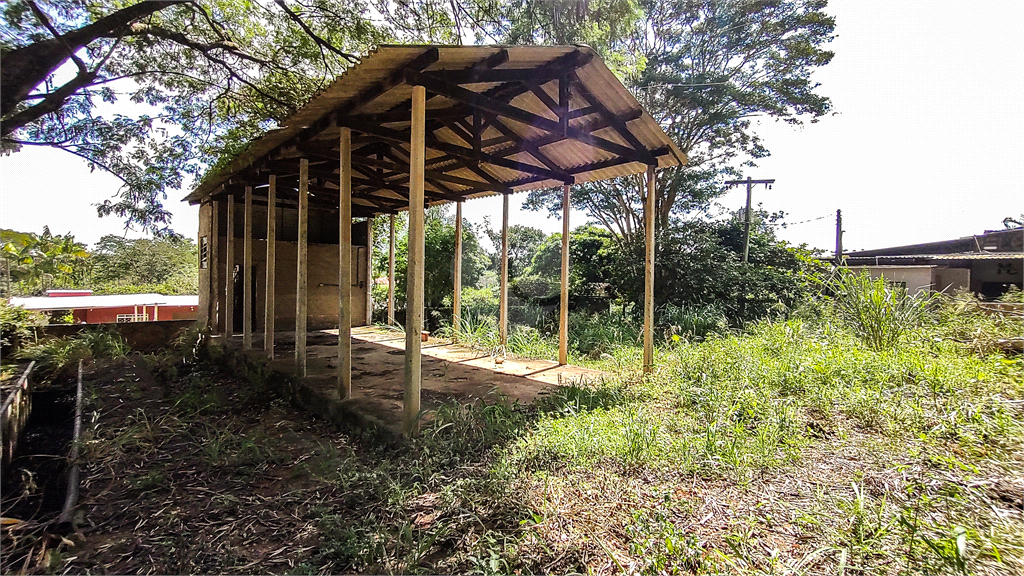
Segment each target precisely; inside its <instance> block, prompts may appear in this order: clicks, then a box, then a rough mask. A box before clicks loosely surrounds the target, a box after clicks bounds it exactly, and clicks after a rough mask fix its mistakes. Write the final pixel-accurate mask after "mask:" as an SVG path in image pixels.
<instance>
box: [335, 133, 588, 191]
mask: <svg viewBox="0 0 1024 576" xmlns="http://www.w3.org/2000/svg"><path fill="white" fill-rule="evenodd" d="M338 123H339V124H341V125H345V126H348V127H349V128H351V129H353V130H356V131H358V132H362V133H363V134H369V135H371V136H376V137H378V138H382V139H384V140H389V141H392V142H404V141H406V138H407V135H406V134H405V132H403V131H401V130H395V129H392V128H386V127H384V126H375V125H373V124H368V123H364V122H360V121H358V120H355V119H352V118H339V119H338ZM425 144H426V145H428V146H430V148H432V149H434V150H438V151H440V152H445V153H447V154H451V155H452V156H458V157H461V158H465V159H467V160H469V161H472V162H474V163H475V162H476V161H477V158H476V156H477V154H476V153H475V152H474V151H473V149H472V148H466V147H464V146H458V145H456V144H449V143H448V142H443V141H441V140H438V139H437V138H433V137H430V138H425ZM479 156H480V158H479V161H480V162H486V163H488V164H494V165H495V166H501V167H503V168H508V169H510V170H517V171H519V172H526V173H527V174H533V175H536V176H544V177H545V178H548V179H551V180H556V181H559V182H572V180H573V179H572V176H569V175H568V174H566V173H564V172H555V171H552V170H549V169H547V168H541V167H538V166H533V165H532V164H526V163H524V162H517V161H515V160H509V159H508V158H505V157H504V156H497V155H492V154H486V153H482V154H480V155H479Z"/></svg>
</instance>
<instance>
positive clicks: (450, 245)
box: [395, 206, 488, 308]
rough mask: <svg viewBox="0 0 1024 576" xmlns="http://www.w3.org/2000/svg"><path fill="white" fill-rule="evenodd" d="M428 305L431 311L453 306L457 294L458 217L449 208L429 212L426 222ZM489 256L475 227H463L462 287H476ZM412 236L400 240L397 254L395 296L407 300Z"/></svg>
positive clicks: (464, 222)
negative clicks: (406, 289)
mask: <svg viewBox="0 0 1024 576" xmlns="http://www.w3.org/2000/svg"><path fill="white" fill-rule="evenodd" d="M423 234H424V248H425V251H424V279H423V294H424V304H425V306H426V307H427V308H442V307H446V306H451V304H452V302H451V298H452V294H453V293H454V291H455V218H454V216H452V215H450V214H449V213H448V207H447V206H435V207H432V208H430V209H429V210H427V215H426V218H425V219H424V229H423ZM487 264H488V258H487V254H486V253H485V252H484V251H483V248H481V247H480V242H479V241H478V240H477V236H476V233H475V231H474V226H473V225H472V224H471V223H469V222H466V221H465V220H463V224H462V285H463V286H476V283H477V282H478V281H479V280H480V277H481V276H482V275H483V273H484V271H485V270H486V269H487ZM408 266H409V236H408V234H405V235H403V236H402V237H400V238H399V239H398V242H397V246H396V251H395V297H396V299H398V300H400V301H404V300H405V287H406V284H407V282H408V279H407V272H408Z"/></svg>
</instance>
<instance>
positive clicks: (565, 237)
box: [558, 184, 569, 364]
mask: <svg viewBox="0 0 1024 576" xmlns="http://www.w3.org/2000/svg"><path fill="white" fill-rule="evenodd" d="M561 280H562V283H561V290H560V292H559V300H558V303H559V309H558V363H559V364H568V363H569V185H568V184H564V185H562V278H561Z"/></svg>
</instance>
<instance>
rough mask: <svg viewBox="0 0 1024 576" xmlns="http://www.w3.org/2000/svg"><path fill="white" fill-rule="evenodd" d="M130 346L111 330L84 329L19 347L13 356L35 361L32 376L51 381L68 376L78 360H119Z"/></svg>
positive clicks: (127, 351)
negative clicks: (74, 334)
mask: <svg viewBox="0 0 1024 576" xmlns="http://www.w3.org/2000/svg"><path fill="white" fill-rule="evenodd" d="M129 352H131V347H130V346H128V344H127V343H126V342H125V341H124V339H123V338H122V337H121V335H120V334H118V333H117V332H115V331H113V330H108V329H97V330H86V331H84V332H82V333H81V334H79V335H77V336H72V337H66V338H52V339H49V340H43V341H40V342H37V343H35V344H32V345H29V346H25V347H23V348H22V349H21V350H20V351H19V352H18V354H17V356H18V358H20V359H24V360H35V362H36V368H35V370H36V374H38V375H39V377H40V379H41V380H42V381H44V382H45V381H53V380H56V379H57V378H60V377H62V376H65V375H69V374H70V373H71V372H72V371H73V370H74V369H75V367H77V366H78V361H79V360H83V361H85V362H90V361H93V360H99V359H114V360H117V359H121V358H124V357H125V356H127V355H128V353H129Z"/></svg>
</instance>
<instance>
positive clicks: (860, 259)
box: [822, 252, 1024, 266]
mask: <svg viewBox="0 0 1024 576" xmlns="http://www.w3.org/2000/svg"><path fill="white" fill-rule="evenodd" d="M822 259H823V260H832V258H822ZM843 259H844V260H845V261H846V262H847V263H848V264H849V265H856V266H864V265H873V264H874V263H876V262H890V261H895V262H902V261H906V262H915V261H917V262H942V261H971V260H1024V252H961V253H957V254H897V255H893V256H887V255H879V256H860V255H853V254H847V255H844V257H843ZM908 265H911V264H908Z"/></svg>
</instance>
